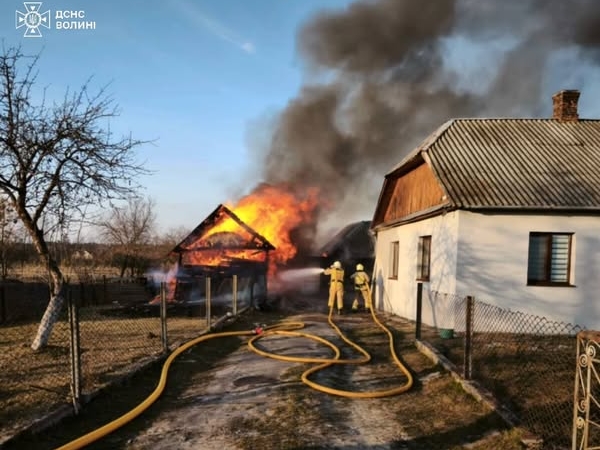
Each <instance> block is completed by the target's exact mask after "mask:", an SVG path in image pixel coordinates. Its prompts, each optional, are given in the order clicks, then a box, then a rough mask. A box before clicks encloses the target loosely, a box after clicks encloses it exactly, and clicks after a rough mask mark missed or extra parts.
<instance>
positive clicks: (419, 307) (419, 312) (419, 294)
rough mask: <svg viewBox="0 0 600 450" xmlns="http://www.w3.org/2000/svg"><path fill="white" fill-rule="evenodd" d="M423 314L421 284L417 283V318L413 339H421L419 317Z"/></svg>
mask: <svg viewBox="0 0 600 450" xmlns="http://www.w3.org/2000/svg"><path fill="white" fill-rule="evenodd" d="M422 313H423V283H417V316H416V318H415V321H416V327H415V338H416V339H421V315H422Z"/></svg>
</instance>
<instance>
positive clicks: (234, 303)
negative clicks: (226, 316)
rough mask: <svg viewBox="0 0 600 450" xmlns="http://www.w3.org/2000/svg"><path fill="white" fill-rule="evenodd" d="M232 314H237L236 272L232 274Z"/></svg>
mask: <svg viewBox="0 0 600 450" xmlns="http://www.w3.org/2000/svg"><path fill="white" fill-rule="evenodd" d="M232 285H233V305H232V309H233V315H234V316H237V302H238V277H237V275H236V274H234V275H233V282H232Z"/></svg>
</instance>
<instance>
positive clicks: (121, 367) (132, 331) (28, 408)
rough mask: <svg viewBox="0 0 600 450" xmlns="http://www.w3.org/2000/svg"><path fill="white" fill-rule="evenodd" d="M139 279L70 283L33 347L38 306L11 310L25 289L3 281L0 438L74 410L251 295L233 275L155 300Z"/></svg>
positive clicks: (249, 300) (250, 299) (242, 305)
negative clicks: (213, 285)
mask: <svg viewBox="0 0 600 450" xmlns="http://www.w3.org/2000/svg"><path fill="white" fill-rule="evenodd" d="M140 283H142V280H139V283H137V284H136V283H129V284H128V285H125V284H123V283H119V284H117V283H114V284H110V283H109V284H104V285H103V284H100V285H83V284H77V285H73V286H69V288H68V289H67V301H66V302H65V306H64V307H63V308H62V310H61V314H60V317H59V320H58V322H57V323H56V325H55V326H54V329H53V332H52V335H51V338H50V341H49V343H48V345H47V346H45V347H44V348H43V349H42V350H41V351H38V352H33V351H32V350H31V348H30V345H31V343H32V341H33V338H34V336H35V334H36V332H37V328H38V326H39V322H40V318H41V316H42V314H43V312H44V309H43V308H41V307H40V308H39V309H38V308H35V309H34V310H33V312H32V311H27V312H28V314H26V315H25V316H23V315H18V314H13V313H12V312H10V311H14V310H15V309H14V308H16V306H14V305H13V301H12V300H9V301H6V300H7V299H12V298H13V296H14V298H18V296H19V295H23V294H24V293H26V292H28V291H27V290H26V289H25V288H24V287H23V286H22V285H19V287H17V288H15V289H16V293H15V292H11V290H10V289H11V287H8V286H5V295H6V296H5V297H4V298H5V303H4V304H5V305H9V307H8V311H9V312H10V313H9V314H7V315H6V316H5V317H4V320H3V321H2V322H0V367H2V370H1V371H0V445H1V444H2V442H4V441H6V440H8V439H10V438H11V437H12V436H14V435H15V434H16V433H18V432H19V431H20V430H23V429H24V428H26V427H27V426H29V425H30V424H32V423H33V422H35V421H36V420H38V419H40V418H41V417H44V416H45V415H47V414H49V413H50V412H55V411H56V410H57V409H59V408H61V407H62V408H63V409H64V408H69V405H72V407H73V408H75V410H78V409H79V408H80V407H81V406H82V405H84V404H85V403H86V401H87V400H88V399H89V398H91V397H93V396H94V395H95V394H96V393H97V392H98V391H99V390H100V389H102V388H104V387H106V386H108V385H109V384H110V383H111V382H113V381H115V380H118V379H119V378H122V377H124V376H126V375H128V374H130V373H132V372H133V371H135V370H137V369H139V368H140V367H142V366H144V365H145V364H148V363H150V362H152V361H156V360H159V359H161V358H162V357H164V356H165V355H166V354H167V353H168V352H169V351H170V350H172V349H173V348H175V347H177V346H179V345H180V344H181V343H183V342H185V341H188V340H190V339H193V338H195V337H197V336H199V335H200V334H201V333H203V332H205V331H206V330H208V329H210V327H211V326H212V324H213V323H214V322H215V321H216V320H218V319H219V317H220V316H221V317H222V316H224V315H225V314H226V313H227V312H230V313H237V312H238V311H239V310H241V309H242V308H245V307H248V306H250V305H251V304H252V302H253V301H254V299H253V297H252V296H251V295H248V290H247V289H245V285H244V284H243V283H239V284H238V283H237V282H235V283H229V284H224V286H225V287H227V291H219V290H218V289H213V290H211V291H210V294H209V295H208V296H206V295H205V296H204V297H200V298H197V299H196V300H195V301H192V302H187V303H175V302H173V303H167V302H166V292H165V294H164V298H165V301H164V302H158V303H155V304H154V303H151V300H152V299H153V298H155V297H154V295H153V294H154V293H153V292H150V291H148V290H147V289H145V286H144V285H143V284H140ZM162 286H163V288H164V286H165V285H164V284H163V285H162ZM234 287H235V288H236V289H237V290H236V291H234V290H233V288H234ZM36 289H38V290H39V291H40V292H38V293H41V294H42V295H43V294H45V295H46V297H45V298H46V303H47V295H48V292H47V287H46V291H45V293H44V292H43V289H42V288H41V287H40V286H37V287H36ZM94 289H98V292H97V294H98V295H95V296H94V294H93V292H94ZM101 290H104V292H105V293H106V297H103V296H102V295H104V294H102V295H100V291H101ZM163 292H164V291H163ZM213 294H216V295H213ZM94 299H95V300H94ZM99 299H102V300H100V301H98V300H99ZM234 299H235V302H234ZM37 302H39V303H41V304H42V305H44V306H45V303H43V302H42V300H37Z"/></svg>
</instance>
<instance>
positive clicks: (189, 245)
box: [171, 204, 275, 254]
mask: <svg viewBox="0 0 600 450" xmlns="http://www.w3.org/2000/svg"><path fill="white" fill-rule="evenodd" d="M229 219H231V220H233V221H234V222H235V223H237V225H238V226H239V227H240V230H243V231H244V232H245V233H246V234H247V235H248V236H249V238H248V239H247V241H246V242H245V243H244V244H243V245H242V246H240V247H237V248H236V250H240V249H247V250H265V251H268V250H275V247H274V246H273V244H271V243H270V242H269V241H268V240H267V239H266V238H265V237H264V236H262V235H260V234H259V233H258V232H257V231H255V230H254V229H252V228H251V227H250V226H249V225H247V224H246V223H245V222H244V221H242V219H240V218H239V217H238V216H237V215H236V214H235V213H234V212H233V211H232V210H230V209H229V208H227V207H226V206H225V205H222V204H220V205H219V206H217V208H216V209H215V210H214V211H213V212H212V213H210V214H209V215H208V216H207V217H206V219H204V220H203V221H202V222H200V224H199V225H198V226H197V227H196V228H194V229H193V230H192V232H191V233H190V234H189V235H188V236H187V237H186V238H185V239H183V240H182V241H181V242H180V243H179V244H177V245H176V246H175V247H174V248H173V250H171V253H172V254H173V253H175V254H176V253H182V252H184V251H186V250H192V251H194V250H206V248H195V247H194V243H195V242H197V241H199V240H201V239H202V238H204V237H205V236H207V235H208V234H209V232H210V231H211V229H212V228H214V227H215V226H216V225H217V224H219V223H221V222H222V221H224V220H229Z"/></svg>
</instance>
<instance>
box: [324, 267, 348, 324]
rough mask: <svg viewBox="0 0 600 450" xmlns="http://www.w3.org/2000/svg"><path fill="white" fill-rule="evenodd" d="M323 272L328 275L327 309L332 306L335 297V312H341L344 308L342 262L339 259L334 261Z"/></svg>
mask: <svg viewBox="0 0 600 450" xmlns="http://www.w3.org/2000/svg"><path fill="white" fill-rule="evenodd" d="M323 273H324V274H325V275H329V277H330V280H329V300H328V302H327V307H328V308H329V309H331V308H333V301H334V300H336V299H337V312H338V314H341V313H342V309H343V308H344V269H342V263H340V262H339V261H336V262H334V263H333V264H332V265H331V267H328V268H327V269H325V270H324V271H323Z"/></svg>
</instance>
